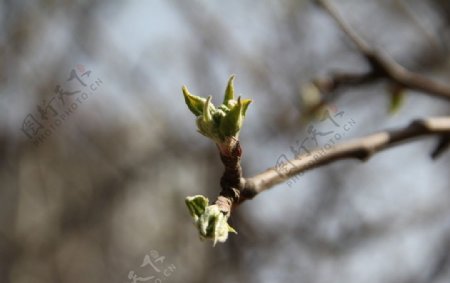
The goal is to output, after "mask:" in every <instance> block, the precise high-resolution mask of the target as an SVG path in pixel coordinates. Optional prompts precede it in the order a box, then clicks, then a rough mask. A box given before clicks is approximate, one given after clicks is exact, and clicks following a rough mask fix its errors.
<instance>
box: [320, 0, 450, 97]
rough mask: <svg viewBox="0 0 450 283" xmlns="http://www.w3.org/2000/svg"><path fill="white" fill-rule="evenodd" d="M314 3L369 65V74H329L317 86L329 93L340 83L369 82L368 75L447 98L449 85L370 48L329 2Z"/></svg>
mask: <svg viewBox="0 0 450 283" xmlns="http://www.w3.org/2000/svg"><path fill="white" fill-rule="evenodd" d="M316 2H317V3H318V4H319V5H320V6H321V7H322V8H323V9H324V10H325V11H326V12H327V13H328V14H329V15H330V16H331V17H332V18H333V19H334V21H335V22H336V24H337V25H338V26H339V28H340V29H341V30H342V31H343V32H344V33H345V34H346V35H347V36H348V37H349V38H350V40H351V41H352V42H353V43H354V44H355V45H356V47H357V49H358V51H359V52H360V53H361V54H362V55H363V56H364V57H365V58H366V60H367V62H368V63H369V65H370V66H371V70H370V72H369V73H365V74H361V75H359V76H358V75H356V74H350V75H349V74H341V75H335V76H333V77H329V78H327V79H326V80H316V85H317V86H318V87H319V89H321V90H322V91H324V90H325V91H327V92H331V91H333V90H336V89H337V88H338V87H340V86H345V85H360V84H363V83H367V82H369V81H368V80H367V78H370V81H375V79H387V80H388V81H390V82H391V83H394V84H397V85H399V86H401V87H403V88H406V89H410V90H416V91H419V92H423V93H425V94H428V95H431V96H434V97H438V98H444V99H447V100H450V86H448V85H445V84H442V83H440V82H437V81H434V80H431V79H429V78H427V77H425V76H423V75H421V74H418V73H415V72H412V71H410V70H407V69H405V68H404V67H403V66H401V65H400V64H398V63H397V62H395V61H394V60H392V59H391V58H390V57H388V56H387V55H386V54H384V53H382V52H380V51H378V50H375V49H373V48H371V47H370V46H369V44H368V43H367V42H366V41H364V40H363V39H362V38H361V37H360V36H358V34H357V33H356V32H354V31H353V30H352V29H351V28H350V26H349V25H348V24H347V23H346V22H345V21H344V19H343V18H342V17H341V16H340V15H339V13H338V12H337V10H336V9H335V8H334V6H333V5H331V4H330V2H329V1H327V0H316ZM348 76H351V77H352V80H348ZM321 83H326V85H322V84H321ZM330 86H332V87H330Z"/></svg>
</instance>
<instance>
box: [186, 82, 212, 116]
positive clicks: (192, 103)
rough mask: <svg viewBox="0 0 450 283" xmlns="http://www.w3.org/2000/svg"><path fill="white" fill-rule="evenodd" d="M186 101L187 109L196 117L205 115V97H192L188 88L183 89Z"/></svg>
mask: <svg viewBox="0 0 450 283" xmlns="http://www.w3.org/2000/svg"><path fill="white" fill-rule="evenodd" d="M182 90H183V95H184V101H185V102H186V105H187V107H188V108H189V110H191V112H192V113H193V114H194V115H195V116H200V115H202V113H203V108H204V107H205V102H206V99H204V98H203V97H199V96H196V95H192V94H191V93H190V92H189V90H188V89H187V87H186V86H183V87H182Z"/></svg>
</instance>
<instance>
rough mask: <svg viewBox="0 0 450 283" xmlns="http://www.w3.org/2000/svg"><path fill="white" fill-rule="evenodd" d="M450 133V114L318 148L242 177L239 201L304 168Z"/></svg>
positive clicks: (359, 156) (368, 154)
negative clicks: (259, 172)
mask: <svg viewBox="0 0 450 283" xmlns="http://www.w3.org/2000/svg"><path fill="white" fill-rule="evenodd" d="M448 134H450V117H434V118H428V119H419V120H415V121H413V122H412V123H411V124H410V125H409V126H407V127H405V128H401V129H397V130H386V131H382V132H379V133H376V134H372V135H369V136H366V137H363V138H359V139H355V140H352V141H348V142H345V143H342V144H339V145H336V146H334V147H331V148H329V149H324V148H318V149H316V150H313V151H311V152H310V153H309V154H303V155H301V156H299V157H298V158H296V159H293V160H290V161H287V162H285V163H283V164H282V166H280V167H277V168H270V169H268V170H266V171H264V172H263V173H261V174H258V175H256V176H254V177H251V178H247V179H245V183H244V188H243V189H242V191H241V199H240V202H243V201H245V199H251V198H253V197H254V196H256V195H257V194H259V193H261V192H263V191H265V190H267V189H270V188H272V187H273V186H275V185H277V184H280V183H283V182H284V181H286V180H288V179H289V178H291V177H293V176H295V175H297V174H300V173H302V172H304V171H306V170H309V169H312V168H316V167H320V166H323V165H326V164H329V163H332V162H334V161H337V160H341V159H359V160H361V161H366V160H367V159H369V158H370V157H371V156H372V155H374V154H375V153H377V152H379V151H382V150H384V149H387V148H389V147H393V146H397V145H399V144H401V143H404V142H409V141H411V140H413V139H416V138H419V137H424V136H445V135H448Z"/></svg>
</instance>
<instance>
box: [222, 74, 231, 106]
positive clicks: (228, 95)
mask: <svg viewBox="0 0 450 283" xmlns="http://www.w3.org/2000/svg"><path fill="white" fill-rule="evenodd" d="M233 81H234V75H232V76H231V77H230V78H229V79H228V85H227V88H226V90H225V97H224V99H223V104H224V105H226V106H228V103H229V102H230V100H233V99H234V84H233Z"/></svg>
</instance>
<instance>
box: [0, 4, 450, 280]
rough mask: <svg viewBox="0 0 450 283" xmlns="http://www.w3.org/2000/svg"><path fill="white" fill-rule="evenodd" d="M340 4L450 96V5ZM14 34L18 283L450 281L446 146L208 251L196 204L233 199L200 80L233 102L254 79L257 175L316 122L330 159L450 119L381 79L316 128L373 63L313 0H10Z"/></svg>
mask: <svg viewBox="0 0 450 283" xmlns="http://www.w3.org/2000/svg"><path fill="white" fill-rule="evenodd" d="M332 3H333V4H334V5H335V6H336V8H337V9H338V11H339V12H340V14H341V15H342V16H343V17H344V18H345V20H346V21H347V22H348V23H349V24H350V25H351V26H352V27H353V28H354V29H355V30H356V31H357V32H358V33H359V34H360V35H361V36H362V37H363V38H364V39H366V40H367V41H368V42H369V43H370V44H371V45H372V46H374V47H376V48H379V49H382V50H384V51H386V52H387V53H388V54H390V55H391V56H392V57H393V58H395V59H396V60H397V61H398V62H399V63H401V64H402V65H404V66H406V67H408V68H410V69H412V70H414V71H417V72H420V73H423V74H426V75H428V76H430V77H432V78H434V79H436V80H440V81H442V82H449V81H450V80H449V79H450V76H449V71H450V60H449V59H450V57H449V50H450V20H449V19H450V5H449V2H448V1H445V0H434V1H431V0H430V1H419V0H414V1H406V0H395V1H387V0H377V1H356V0H351V1H343V0H339V1H338V0H336V1H332ZM0 22H1V24H0V64H1V67H0V184H1V185H0V282H14V283H22V282H24V283H25V282H162V281H164V282H270V283H272V282H308V283H313V282H347V283H351V282H355V283H356V282H366V283H371V282H385V283H387V282H392V283H394V282H395V283H416V282H417V283H419V282H449V280H450V205H449V200H450V191H449V184H450V178H449V166H450V155H449V154H444V155H443V156H442V157H441V158H440V159H438V160H436V161H432V160H431V159H430V157H429V154H430V152H431V150H432V149H433V147H434V145H435V142H436V141H435V140H432V139H424V140H420V141H417V142H414V143H410V144H407V145H404V146H401V147H396V148H394V149H391V150H388V151H385V152H382V153H380V154H377V155H376V156H374V157H373V158H372V159H370V160H369V161H368V162H366V163H360V162H358V161H353V160H350V161H341V162H338V163H335V164H332V165H329V166H327V167H323V168H319V169H316V170H313V171H311V172H306V173H305V174H303V175H302V176H299V177H296V178H294V179H292V180H290V181H289V182H287V183H285V184H283V185H279V186H277V187H275V188H273V189H271V190H269V191H267V192H264V193H263V194H261V195H259V196H257V197H256V198H255V199H253V200H251V201H248V202H245V203H244V204H243V205H242V206H240V207H239V208H238V209H237V210H235V211H234V213H233V216H232V219H231V224H232V226H233V227H235V228H236V229H237V231H238V232H239V234H238V235H231V236H230V238H229V240H228V241H227V242H226V243H224V244H218V245H217V246H216V247H214V248H213V247H212V243H211V242H201V241H200V240H199V238H198V234H197V231H196V229H195V227H194V226H193V224H192V219H191V218H190V216H189V214H188V211H187V208H186V207H185V204H184V198H185V197H186V196H189V195H196V194H204V195H206V196H208V197H209V198H210V199H215V197H216V196H217V194H218V192H219V191H220V187H219V179H220V176H221V174H222V171H223V168H222V164H221V162H220V159H219V156H218V153H217V149H216V147H215V145H213V144H212V142H210V141H209V140H207V139H205V138H204V137H202V136H201V135H199V134H198V133H196V126H195V123H194V120H195V119H194V117H193V115H192V114H191V113H190V112H189V111H188V109H187V107H186V106H185V104H184V100H183V97H182V93H181V86H182V85H187V86H188V87H189V90H190V91H191V92H192V93H193V94H196V95H201V96H208V95H213V100H214V102H215V103H219V102H220V101H221V100H222V95H223V93H224V90H225V86H226V82H227V79H228V77H229V75H230V74H236V80H235V89H236V92H237V93H238V94H242V95H243V97H245V98H252V99H253V103H252V104H251V105H250V108H249V111H248V112H247V119H246V121H245V124H244V128H243V131H242V133H241V145H242V148H243V160H242V166H243V170H244V175H245V176H247V177H249V176H253V175H255V174H257V173H259V172H261V171H263V170H265V169H266V168H269V167H272V166H275V164H276V162H277V160H278V159H279V158H280V157H283V156H285V157H287V158H289V159H290V158H293V157H294V156H295V153H296V152H298V151H299V150H301V147H300V146H299V144H300V143H301V142H302V141H303V140H304V138H305V137H307V136H308V135H309V134H310V132H308V128H309V129H310V128H311V126H313V127H316V128H317V129H319V130H320V133H321V134H322V135H318V136H317V140H316V141H314V142H313V143H310V141H308V144H307V145H306V146H307V147H308V148H310V149H312V148H313V147H316V146H320V147H323V146H326V144H327V143H329V142H330V141H329V140H330V137H336V134H339V137H340V138H339V139H338V140H336V139H335V140H334V141H333V142H342V141H345V140H348V139H349V138H352V137H359V136H362V135H366V134H369V133H372V132H374V131H378V130H382V129H385V128H392V127H401V126H405V125H406V124H407V123H408V122H409V121H411V120H412V119H415V118H419V117H427V116H438V115H449V114H450V108H449V105H448V103H447V102H446V101H442V100H439V99H436V98H431V97H428V96H426V95H422V94H418V93H415V92H408V93H407V97H406V100H405V103H404V106H403V107H402V108H401V109H400V111H399V112H398V113H397V114H396V115H389V113H388V104H389V96H388V95H387V92H386V85H385V84H383V83H382V82H380V83H375V84H372V85H368V86H364V87H354V88H349V89H346V90H345V91H342V92H340V93H339V95H332V96H331V97H329V99H330V106H329V107H330V108H329V109H330V113H332V114H333V116H332V117H333V118H334V121H332V120H331V119H327V120H324V121H313V120H309V121H306V122H305V119H304V116H305V115H304V113H305V111H307V110H308V109H306V108H307V103H305V101H307V98H306V99H305V93H304V92H303V91H302V90H303V89H304V88H305V85H306V86H307V85H308V83H309V82H310V81H311V80H312V79H314V78H316V77H318V76H322V75H325V74H327V73H329V72H331V71H339V70H342V71H352V72H359V71H361V72H364V71H365V70H367V68H368V66H367V65H366V62H365V61H364V59H363V58H362V57H361V56H360V54H358V53H357V52H356V50H355V48H354V46H353V45H352V44H351V42H349V40H348V39H347V38H346V37H345V35H344V34H343V33H342V32H341V31H340V30H339V29H338V28H337V27H336V24H335V23H334V22H333V21H332V20H331V19H330V17H329V16H328V15H327V14H325V13H324V12H323V11H322V10H321V9H319V8H318V7H317V6H316V5H314V4H313V3H312V2H311V1H306V0H304V1H300V0H283V1H277V2H274V1H252V2H250V1H226V3H225V2H223V1H222V2H219V1H205V0H196V1H162V0H154V1H82V0H80V1H51V0H38V1H12V0H5V1H2V2H1V3H0ZM338 114H339V115H338ZM344 125H347V127H345V128H344ZM303 149H304V148H303Z"/></svg>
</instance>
